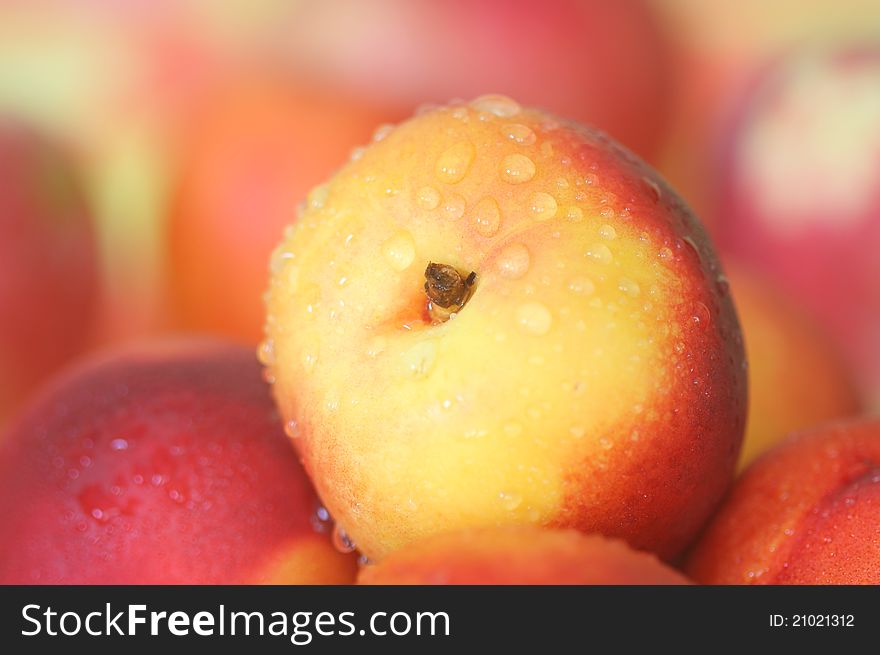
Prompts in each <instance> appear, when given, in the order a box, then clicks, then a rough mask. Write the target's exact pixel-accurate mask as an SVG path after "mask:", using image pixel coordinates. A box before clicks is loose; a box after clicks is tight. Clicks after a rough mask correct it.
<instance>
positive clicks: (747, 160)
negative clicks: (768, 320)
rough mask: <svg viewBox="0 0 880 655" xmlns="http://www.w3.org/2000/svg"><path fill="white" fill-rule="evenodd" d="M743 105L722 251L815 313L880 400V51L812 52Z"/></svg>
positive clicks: (772, 76)
mask: <svg viewBox="0 0 880 655" xmlns="http://www.w3.org/2000/svg"><path fill="white" fill-rule="evenodd" d="M754 86H755V88H754V90H753V92H752V93H751V94H750V95H749V96H748V97H747V98H746V99H745V100H744V101H743V107H742V109H741V110H740V112H739V114H738V120H737V122H736V125H735V126H734V127H733V129H732V132H731V135H730V143H729V144H728V147H727V148H726V149H725V152H724V155H723V157H722V161H721V171H720V174H721V184H722V196H721V198H720V200H721V207H720V210H719V225H718V228H719V234H720V237H719V238H720V241H721V243H722V244H723V245H724V246H725V248H726V249H728V250H729V251H730V252H731V253H733V254H735V255H737V256H738V257H740V258H741V259H743V260H745V261H748V262H750V263H751V264H752V265H754V266H756V267H759V268H760V269H762V270H763V271H765V272H766V273H767V274H768V275H770V276H772V277H773V278H774V279H775V280H777V281H778V283H779V285H780V286H781V288H782V289H783V290H784V291H785V292H786V293H789V294H791V295H792V296H793V297H794V298H796V299H797V301H798V302H800V303H801V304H803V306H804V307H805V308H807V309H808V310H809V311H811V312H812V313H813V314H814V315H815V316H816V317H817V318H818V319H819V320H820V321H821V323H822V325H823V326H824V328H825V329H826V330H828V331H829V333H830V334H831V335H832V336H833V338H835V339H836V341H837V343H839V344H840V346H841V348H842V349H843V354H844V355H845V356H846V357H847V360H848V362H849V364H850V365H851V366H852V367H853V369H854V371H855V372H856V374H857V375H858V377H859V382H860V384H862V385H863V386H864V388H866V389H867V390H869V392H873V394H874V395H875V397H876V399H880V340H878V339H877V330H878V327H880V258H878V257H877V244H878V243H880V192H878V189H880V185H878V182H880V158H878V157H877V152H878V149H880V49H878V48H877V47H876V46H873V47H864V48H862V47H849V48H848V47H829V48H822V49H801V50H797V51H795V52H793V53H792V54H791V55H790V56H789V57H787V58H784V59H783V60H781V61H780V62H778V63H777V64H776V65H775V66H773V67H771V68H770V69H769V70H768V71H767V72H766V73H765V75H764V76H763V77H761V78H760V79H759V80H758V81H757V82H756V84H755V85H754Z"/></svg>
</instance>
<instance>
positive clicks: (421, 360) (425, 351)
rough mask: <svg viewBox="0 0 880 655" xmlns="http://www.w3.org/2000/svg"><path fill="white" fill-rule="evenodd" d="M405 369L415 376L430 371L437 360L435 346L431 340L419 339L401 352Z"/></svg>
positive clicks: (424, 374)
mask: <svg viewBox="0 0 880 655" xmlns="http://www.w3.org/2000/svg"><path fill="white" fill-rule="evenodd" d="M402 358H403V365H404V368H405V369H406V371H407V372H408V373H409V374H410V375H413V376H415V377H424V376H426V375H427V374H428V373H430V371H431V369H432V368H433V367H434V362H435V361H436V360H437V346H436V344H435V343H434V341H433V340H426V341H420V342H418V343H416V344H415V345H413V346H411V347H410V348H409V349H408V350H406V351H404V353H403V354H402Z"/></svg>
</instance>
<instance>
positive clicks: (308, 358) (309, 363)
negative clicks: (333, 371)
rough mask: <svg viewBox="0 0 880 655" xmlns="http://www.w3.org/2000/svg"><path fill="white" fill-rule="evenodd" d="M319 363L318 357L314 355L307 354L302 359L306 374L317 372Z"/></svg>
mask: <svg viewBox="0 0 880 655" xmlns="http://www.w3.org/2000/svg"><path fill="white" fill-rule="evenodd" d="M317 363H318V356H317V355H315V354H313V353H305V354H304V355H303V357H302V364H303V368H305V370H306V373H311V372H312V371H313V370H315V364H317Z"/></svg>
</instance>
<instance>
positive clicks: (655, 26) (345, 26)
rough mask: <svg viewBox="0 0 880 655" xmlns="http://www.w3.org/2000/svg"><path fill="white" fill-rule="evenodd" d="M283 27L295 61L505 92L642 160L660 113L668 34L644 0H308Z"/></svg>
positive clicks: (370, 86) (353, 73) (442, 95)
mask: <svg viewBox="0 0 880 655" xmlns="http://www.w3.org/2000/svg"><path fill="white" fill-rule="evenodd" d="M340 17H344V19H341V18H340ZM281 35H282V38H283V39H284V41H283V44H282V47H283V48H286V49H288V50H289V51H290V52H291V59H292V60H293V62H294V64H295V65H296V66H297V67H298V68H299V69H305V70H307V71H308V72H310V73H311V74H313V75H314V74H316V75H318V76H320V77H321V78H324V79H332V80H335V81H336V83H337V84H340V85H342V86H344V87H346V88H350V89H355V90H357V91H358V92H359V93H361V94H363V95H365V96H368V97H373V98H379V99H381V100H383V101H384V100H392V101H395V102H398V103H402V104H404V105H405V106H410V107H415V106H417V105H419V104H422V103H425V102H434V103H439V102H445V101H446V100H448V99H449V98H471V97H474V96H475V95H478V94H481V93H487V92H492V93H503V94H506V95H510V96H513V97H516V98H518V99H520V100H521V101H522V102H524V103H527V104H530V105H534V106H539V107H542V108H544V109H547V110H548V111H551V112H554V113H557V114H559V115H562V116H569V117H571V118H573V119H575V120H578V121H581V122H584V123H590V124H593V125H596V126H598V127H600V128H601V129H603V130H605V131H607V132H608V133H610V134H611V135H613V136H614V137H615V138H616V139H617V140H619V141H620V142H622V143H623V144H624V145H626V146H627V147H629V148H631V149H633V150H634V151H635V152H637V153H639V154H640V155H642V156H644V157H649V158H650V157H651V156H652V155H654V154H655V152H656V151H657V148H658V146H659V145H660V143H661V140H662V138H663V132H664V128H665V126H666V123H667V118H668V102H667V99H668V97H669V95H670V94H669V91H670V87H671V86H672V83H671V82H672V80H671V76H670V70H669V68H670V62H669V56H668V44H667V41H666V39H665V38H664V33H663V30H662V28H661V25H660V20H659V19H658V17H657V15H656V13H655V11H654V8H653V7H652V6H651V3H650V2H644V1H643V0H622V1H618V2H603V0H562V1H558V2H549V3H548V2H534V1H533V0H513V1H511V0H445V1H444V2H433V1H432V0H374V1H373V2H370V3H369V4H364V3H362V2H359V1H358V0H329V1H328V0H313V1H309V2H301V3H300V4H299V5H298V6H297V8H296V10H295V11H294V12H293V14H292V17H291V19H290V21H289V22H288V23H285V24H284V30H283V31H282V32H281ZM367 52H368V53H370V56H368V57H365V56H364V53H367Z"/></svg>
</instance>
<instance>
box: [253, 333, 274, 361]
mask: <svg viewBox="0 0 880 655" xmlns="http://www.w3.org/2000/svg"><path fill="white" fill-rule="evenodd" d="M257 359H258V360H259V361H260V363H261V364H263V365H264V366H272V365H273V364H274V363H275V342H274V341H273V340H272V339H271V338H266V339H263V341H261V342H260V346H259V347H258V348H257Z"/></svg>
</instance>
